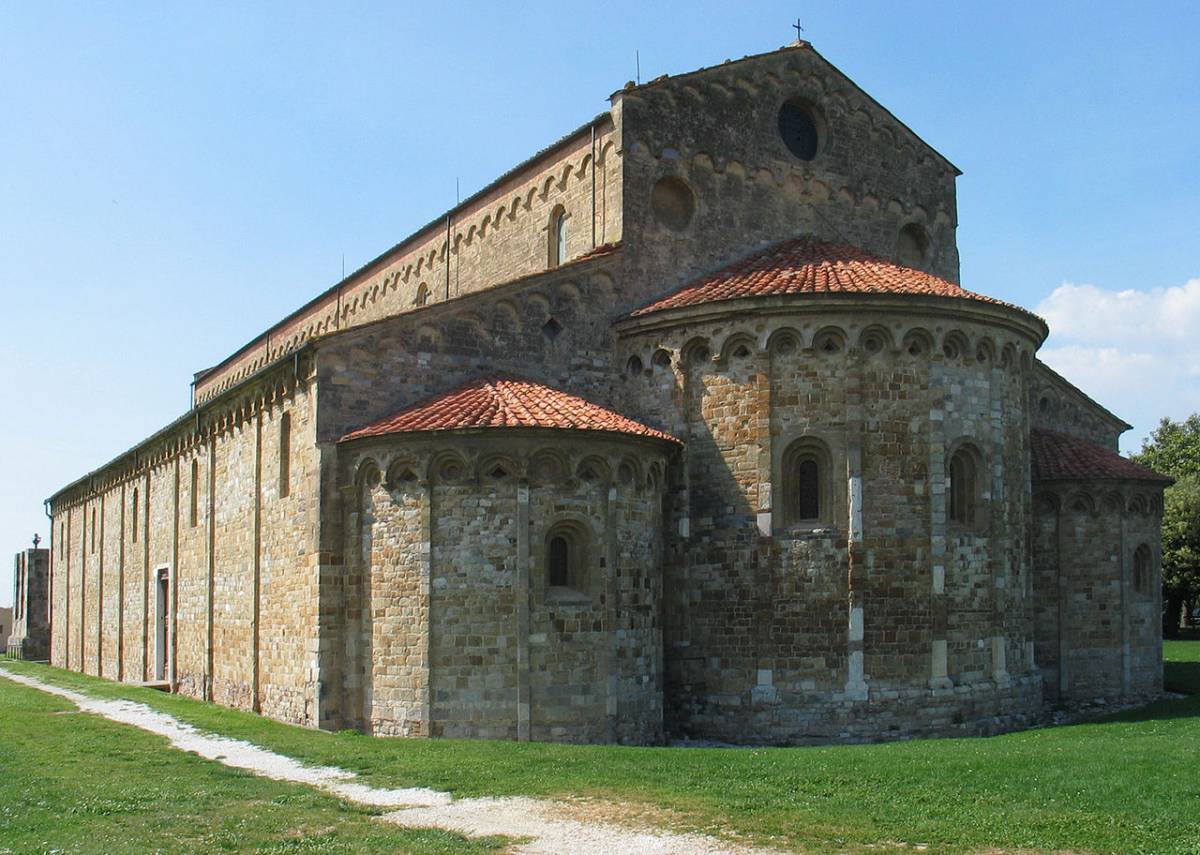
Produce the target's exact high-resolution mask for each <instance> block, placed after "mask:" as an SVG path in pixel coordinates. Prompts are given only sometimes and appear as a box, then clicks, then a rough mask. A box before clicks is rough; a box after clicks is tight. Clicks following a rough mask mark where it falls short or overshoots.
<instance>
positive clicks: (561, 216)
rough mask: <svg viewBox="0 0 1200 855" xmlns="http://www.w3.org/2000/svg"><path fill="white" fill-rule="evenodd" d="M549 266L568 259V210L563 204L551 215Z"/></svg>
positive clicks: (553, 266)
mask: <svg viewBox="0 0 1200 855" xmlns="http://www.w3.org/2000/svg"><path fill="white" fill-rule="evenodd" d="M549 243H550V253H549V254H550V259H549V265H548V266H549V267H550V268H555V267H558V266H559V265H560V264H562V263H563V262H565V261H566V260H567V212H566V211H565V210H563V208H562V207H561V206H559V207H557V208H555V209H554V213H553V214H551V215H550V228H549Z"/></svg>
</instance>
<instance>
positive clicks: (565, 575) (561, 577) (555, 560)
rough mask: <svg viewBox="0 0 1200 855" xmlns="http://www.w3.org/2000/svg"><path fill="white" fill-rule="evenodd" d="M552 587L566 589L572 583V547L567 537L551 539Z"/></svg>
mask: <svg viewBox="0 0 1200 855" xmlns="http://www.w3.org/2000/svg"><path fill="white" fill-rule="evenodd" d="M548 563H549V565H550V587H552V588H565V587H567V585H568V584H569V583H570V575H571V574H570V567H571V545H570V544H569V543H568V542H567V539H566V538H565V537H561V536H559V537H552V538H550V555H549V562H548Z"/></svg>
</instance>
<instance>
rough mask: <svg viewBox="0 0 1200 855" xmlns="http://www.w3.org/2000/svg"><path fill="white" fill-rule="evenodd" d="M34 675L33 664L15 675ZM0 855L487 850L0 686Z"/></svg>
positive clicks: (495, 842) (482, 843)
mask: <svg viewBox="0 0 1200 855" xmlns="http://www.w3.org/2000/svg"><path fill="white" fill-rule="evenodd" d="M22 670H24V671H26V672H27V673H36V674H38V676H42V675H43V674H44V673H46V672H47V670H48V669H45V668H22ZM0 781H3V782H4V790H3V798H0V852H2V853H18V852H19V853H26V852H56V853H67V852H71V853H104V855H118V853H145V852H206V853H211V852H261V853H281V855H282V853H289V855H290V853H360V852H361V853H399V852H403V853H410V855H450V853H472V855H484V853H491V852H498V851H500V850H501V844H502V843H503V842H504V841H502V840H500V839H499V838H491V839H488V840H467V839H466V838H463V837H461V836H459V835H456V834H450V833H448V832H442V831H424V830H412V829H403V828H398V827H397V826H394V825H388V824H385V823H382V822H378V821H376V820H374V819H372V811H370V810H368V809H365V808H359V807H356V806H354V805H350V804H347V803H346V802H344V801H342V800H341V799H337V798H333V797H331V796H326V795H323V794H321V793H319V792H317V791H316V790H314V789H312V788H311V787H306V786H300V785H296V784H283V783H278V782H275V781H270V780H268V779H266V778H259V777H255V776H253V775H250V774H249V773H246V772H242V771H239V770H236V769H230V768H227V767H225V766H221V765H220V764H218V763H213V762H209V761H206V760H201V759H200V758H198V757H196V756H194V755H191V754H185V753H183V752H181V751H177V750H176V749H174V748H171V747H169V746H168V745H167V742H166V740H165V739H162V738H161V737H157V736H153V735H151V734H149V733H145V732H143V731H141V730H137V729H136V728H133V727H128V726H126V725H120V724H114V723H112V722H109V721H106V720H104V719H102V718H99V717H97V716H91V715H84V714H80V713H78V712H75V706H74V705H73V704H71V703H69V702H67V701H64V700H62V699H60V698H56V697H53V696H51V695H47V694H45V693H44V692H39V691H37V690H35V689H29V688H26V687H24V686H19V685H17V684H15V683H13V682H11V681H9V680H4V679H2V678H0Z"/></svg>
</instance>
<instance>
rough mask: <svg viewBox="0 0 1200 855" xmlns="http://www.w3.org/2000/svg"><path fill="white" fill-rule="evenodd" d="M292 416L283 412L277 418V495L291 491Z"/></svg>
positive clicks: (281, 495) (280, 495)
mask: <svg viewBox="0 0 1200 855" xmlns="http://www.w3.org/2000/svg"><path fill="white" fill-rule="evenodd" d="M291 470H292V416H291V414H290V413H284V414H283V417H282V418H281V419H280V420H279V497H280V498H281V499H282V498H286V497H287V496H288V495H289V494H290V493H291V492H292V472H291Z"/></svg>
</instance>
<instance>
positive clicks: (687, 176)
mask: <svg viewBox="0 0 1200 855" xmlns="http://www.w3.org/2000/svg"><path fill="white" fill-rule="evenodd" d="M797 98H798V99H800V100H801V101H803V102H804V103H805V104H807V105H810V106H811V108H812V110H813V111H814V114H815V120H816V124H817V126H818V128H819V131H820V143H819V145H818V149H817V153H816V155H815V157H813V158H812V159H811V160H807V161H805V160H801V159H799V158H797V157H796V156H795V155H794V154H792V153H791V152H790V151H789V150H788V148H787V147H786V145H785V144H784V141H783V139H782V137H781V135H780V131H779V110H780V107H781V106H782V105H783V104H784V103H785V102H787V101H789V100H791V99H797ZM614 103H615V109H614V114H617V113H619V115H620V121H621V126H622V138H623V141H624V146H625V152H626V155H625V159H624V196H623V198H624V206H625V213H624V232H625V245H626V247H628V248H629V249H630V252H629V253H627V254H626V256H625V268H626V269H625V278H626V279H627V281H629V282H630V283H631V284H633V285H635V286H637V289H638V290H636V291H633V290H631V291H630V292H628V296H629V297H630V300H631V303H639V302H645V301H646V299H648V298H649V297H650V296H652V295H654V294H658V293H665V292H668V291H670V290H671V289H672V288H673V287H674V286H679V285H682V284H684V283H686V282H687V281H690V280H691V279H693V278H694V277H695V276H696V275H698V274H700V273H703V272H706V271H709V270H713V269H716V268H717V267H719V266H721V264H723V263H726V262H728V261H729V260H731V259H732V258H734V257H737V256H740V255H742V254H745V253H746V252H747V251H749V250H750V249H752V248H755V247H759V246H762V245H764V244H766V243H770V242H774V241H778V240H782V239H785V238H792V237H796V236H798V235H800V234H813V235H817V236H819V237H822V238H825V239H829V240H834V241H837V242H842V243H851V244H853V245H855V246H859V247H862V248H863V249H865V250H867V251H868V252H871V253H873V254H875V255H878V256H880V257H883V258H893V259H898V258H899V257H900V252H899V240H900V231H901V229H902V228H903V227H905V226H909V225H911V226H913V227H914V228H917V229H919V230H920V231H921V232H922V233H923V234H924V236H925V239H926V243H927V246H926V249H925V253H924V258H923V261H922V263H921V265H920V266H922V267H924V268H925V269H927V270H929V271H930V272H932V273H934V274H936V275H938V276H941V277H943V278H945V279H949V280H950V281H952V282H957V281H958V251H957V247H956V243H955V228H956V226H957V211H956V202H955V187H954V182H955V176H956V175H957V171H956V170H955V169H954V167H953V166H952V165H951V164H949V163H948V162H947V161H946V160H945V159H944V158H942V157H941V156H940V155H939V154H937V153H936V152H935V151H933V150H932V149H931V148H929V147H928V146H927V145H926V144H925V143H923V142H921V141H920V140H919V139H918V138H917V137H916V136H915V135H914V134H913V133H912V132H911V131H910V130H908V129H907V128H906V127H904V126H903V125H902V124H901V123H900V122H898V121H897V120H896V119H895V118H894V117H893V116H892V115H891V114H890V113H888V112H887V111H886V110H885V109H883V108H882V107H881V106H880V105H879V104H878V103H876V102H875V101H874V100H873V99H872V98H871V97H870V96H869V95H867V94H866V93H864V92H862V91H861V90H860V89H858V88H857V87H856V86H855V85H854V84H853V83H851V82H850V81H849V80H848V79H847V78H845V77H844V76H843V75H842V74H841V73H840V72H839V71H838V70H837V69H835V68H834V67H833V66H832V65H830V64H829V63H828V62H827V61H825V60H824V59H823V58H822V57H820V56H819V55H818V54H816V53H815V52H814V51H813V50H812V49H811V48H810V47H800V48H796V49H793V50H787V51H781V52H777V53H774V54H769V55H766V56H760V57H750V58H747V59H745V60H740V61H737V62H732V63H728V64H726V65H722V66H719V67H716V68H711V69H706V70H703V71H701V72H696V73H693V74H685V75H681V76H678V77H674V78H666V79H662V80H657V81H653V82H651V83H649V84H647V85H644V86H640V87H636V88H634V89H631V90H626V91H624V92H619V93H617V94H616V95H615V96H614ZM664 178H669V179H674V180H676V181H678V182H683V184H684V185H686V187H687V188H688V192H684V193H678V194H666V197H667V200H669V201H670V204H667V205H665V206H663V208H664V210H665V211H666V216H665V217H664V216H663V215H662V214H659V213H656V203H655V192H656V191H655V186H656V184H657V183H658V182H659V181H660V180H662V179H664ZM676 187H678V184H676ZM689 194H690V196H691V202H690V205H691V207H692V208H694V212H693V213H692V215H691V216H690V217H688V216H686V215H685V214H686V208H687V206H688V202H687V199H686V198H680V199H675V198H673V196H674V195H678V196H683V197H687V196H688V195H689ZM681 209H684V212H683V213H680V211H681Z"/></svg>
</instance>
